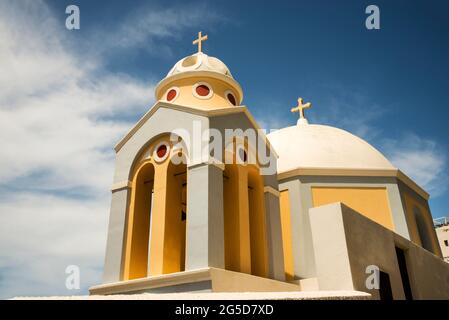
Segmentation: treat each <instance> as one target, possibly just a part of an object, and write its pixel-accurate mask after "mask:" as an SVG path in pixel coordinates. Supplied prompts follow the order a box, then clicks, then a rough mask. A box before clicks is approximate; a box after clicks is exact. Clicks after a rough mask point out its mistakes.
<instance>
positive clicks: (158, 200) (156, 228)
mask: <svg viewBox="0 0 449 320" xmlns="http://www.w3.org/2000/svg"><path fill="white" fill-rule="evenodd" d="M166 186H167V164H165V163H164V164H160V165H157V166H156V167H155V173H154V194H153V210H152V214H153V217H152V224H151V240H150V272H149V275H151V276H156V275H161V274H163V273H164V239H165V203H166V199H167V188H166Z"/></svg>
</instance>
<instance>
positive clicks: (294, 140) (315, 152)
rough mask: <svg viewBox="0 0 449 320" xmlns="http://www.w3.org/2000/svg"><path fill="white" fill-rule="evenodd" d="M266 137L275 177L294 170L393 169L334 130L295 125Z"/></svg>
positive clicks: (348, 135)
mask: <svg viewBox="0 0 449 320" xmlns="http://www.w3.org/2000/svg"><path fill="white" fill-rule="evenodd" d="M267 137H268V140H269V141H270V142H271V144H272V145H273V147H274V149H275V150H276V152H277V153H278V155H279V158H278V161H277V167H278V173H283V172H287V171H290V170H294V169H298V168H323V169H380V170H391V169H395V168H394V166H393V165H392V164H391V163H390V162H389V161H388V160H387V159H386V158H385V157H384V156H383V155H382V153H380V152H379V151H378V150H377V149H375V148H374V147H373V146H372V145H370V144H369V143H368V142H366V141H365V140H363V139H360V138H359V137H357V136H355V135H353V134H351V133H349V132H347V131H345V130H341V129H338V128H335V127H330V126H325V125H316V124H306V123H303V124H301V123H299V124H298V125H296V126H291V127H287V128H283V129H280V130H277V131H274V132H272V133H270V134H268V135H267Z"/></svg>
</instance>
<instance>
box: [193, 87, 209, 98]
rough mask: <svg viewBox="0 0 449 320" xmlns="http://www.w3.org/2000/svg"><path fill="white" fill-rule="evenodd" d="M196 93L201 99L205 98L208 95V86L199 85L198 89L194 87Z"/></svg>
mask: <svg viewBox="0 0 449 320" xmlns="http://www.w3.org/2000/svg"><path fill="white" fill-rule="evenodd" d="M195 90H196V93H197V94H198V95H199V96H201V97H206V96H207V95H209V93H210V89H209V87H208V86H206V85H204V84H200V85H199V86H198V87H196V89H195Z"/></svg>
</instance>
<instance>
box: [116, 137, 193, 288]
mask: <svg viewBox="0 0 449 320" xmlns="http://www.w3.org/2000/svg"><path fill="white" fill-rule="evenodd" d="M147 150H149V152H148V151H147V152H145V153H144V154H143V155H142V156H140V158H139V160H138V161H137V163H138V164H137V169H136V173H135V174H134V176H133V178H132V189H131V196H130V203H129V210H128V216H127V226H128V227H127V233H126V252H125V263H124V274H123V278H124V279H125V280H128V279H136V278H143V277H147V276H149V275H152V276H154V275H160V274H166V273H172V272H180V271H184V270H185V246H186V222H187V219H188V216H187V165H186V158H185V156H184V154H183V152H182V151H179V150H178V151H174V150H173V147H172V146H171V144H170V143H169V142H168V140H165V139H163V138H162V139H159V140H158V141H156V142H154V143H153V144H152V145H151V146H150V147H149V148H147ZM175 155H176V156H177V159H176V161H172V159H173V157H174V156H175Z"/></svg>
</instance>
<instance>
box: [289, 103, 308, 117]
mask: <svg viewBox="0 0 449 320" xmlns="http://www.w3.org/2000/svg"><path fill="white" fill-rule="evenodd" d="M311 106H312V104H311V103H310V102H307V103H305V104H303V100H302V98H298V106H297V107H295V108H292V109H291V110H290V111H291V112H299V119H305V117H304V110H305V109H308V108H310V107H311Z"/></svg>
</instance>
